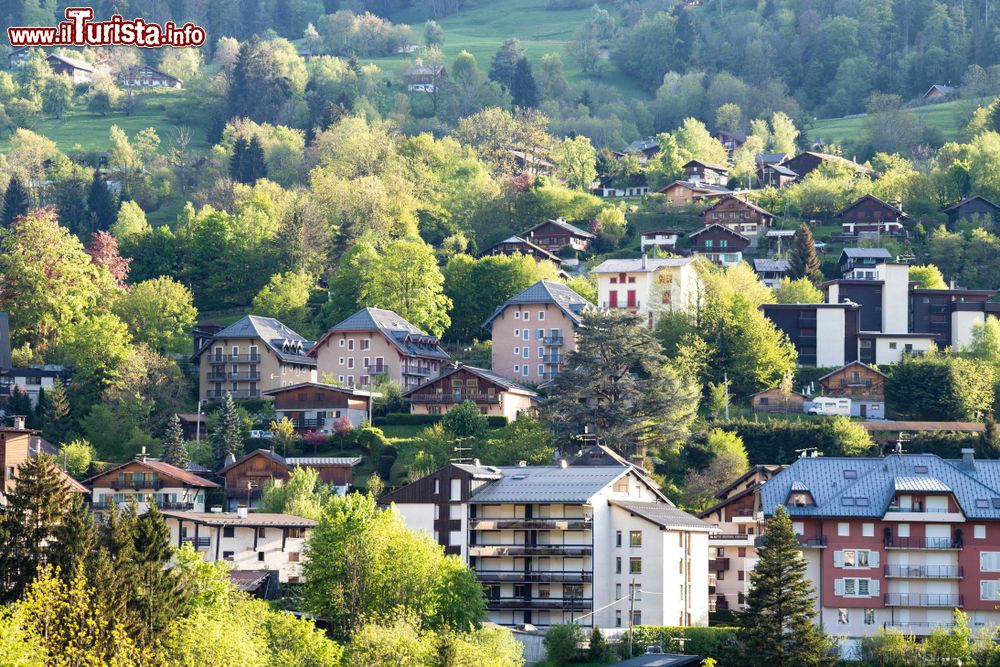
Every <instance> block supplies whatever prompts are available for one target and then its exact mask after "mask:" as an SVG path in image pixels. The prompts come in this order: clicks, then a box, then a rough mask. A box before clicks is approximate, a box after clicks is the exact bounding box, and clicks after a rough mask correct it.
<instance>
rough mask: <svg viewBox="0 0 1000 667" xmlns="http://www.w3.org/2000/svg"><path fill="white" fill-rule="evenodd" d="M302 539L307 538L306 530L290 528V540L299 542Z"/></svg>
mask: <svg viewBox="0 0 1000 667" xmlns="http://www.w3.org/2000/svg"><path fill="white" fill-rule="evenodd" d="M300 537H305V530H304V529H302V528H289V529H288V539H290V540H297V539H299V538H300Z"/></svg>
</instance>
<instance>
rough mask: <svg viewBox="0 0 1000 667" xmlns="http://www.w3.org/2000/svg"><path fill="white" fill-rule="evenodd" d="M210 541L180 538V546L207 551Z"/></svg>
mask: <svg viewBox="0 0 1000 667" xmlns="http://www.w3.org/2000/svg"><path fill="white" fill-rule="evenodd" d="M211 542H212V540H211V538H208V537H182V538H181V544H190V545H191V546H193V547H194V548H195V549H207V548H208V546H209V544H211Z"/></svg>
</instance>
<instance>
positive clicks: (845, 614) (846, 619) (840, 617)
mask: <svg viewBox="0 0 1000 667" xmlns="http://www.w3.org/2000/svg"><path fill="white" fill-rule="evenodd" d="M850 622H851V611H850V610H849V609H845V608H843V607H841V608H840V609H838V610H837V623H839V624H841V625H847V624H848V623H850Z"/></svg>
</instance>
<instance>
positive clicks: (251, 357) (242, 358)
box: [208, 354, 260, 364]
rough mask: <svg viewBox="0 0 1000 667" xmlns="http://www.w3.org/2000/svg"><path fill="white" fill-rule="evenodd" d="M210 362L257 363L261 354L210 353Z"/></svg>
mask: <svg viewBox="0 0 1000 667" xmlns="http://www.w3.org/2000/svg"><path fill="white" fill-rule="evenodd" d="M208 361H209V363H212V364H256V363H260V355H259V354H210V355H209V356H208Z"/></svg>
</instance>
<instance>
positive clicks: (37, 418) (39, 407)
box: [14, 387, 49, 429]
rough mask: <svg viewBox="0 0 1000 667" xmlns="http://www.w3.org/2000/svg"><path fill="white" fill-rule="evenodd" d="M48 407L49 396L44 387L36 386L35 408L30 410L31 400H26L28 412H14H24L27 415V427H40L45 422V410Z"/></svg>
mask: <svg viewBox="0 0 1000 667" xmlns="http://www.w3.org/2000/svg"><path fill="white" fill-rule="evenodd" d="M48 407H49V398H48V396H47V395H46V394H45V387H39V388H38V396H37V397H36V398H35V409H34V412H32V411H31V400H30V399H29V400H28V412H26V413H24V412H15V413H14V414H18V415H20V414H24V415H26V416H27V417H28V420H27V423H28V428H35V429H41V427H42V424H43V423H44V422H45V411H46V410H47V409H48Z"/></svg>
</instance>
